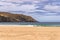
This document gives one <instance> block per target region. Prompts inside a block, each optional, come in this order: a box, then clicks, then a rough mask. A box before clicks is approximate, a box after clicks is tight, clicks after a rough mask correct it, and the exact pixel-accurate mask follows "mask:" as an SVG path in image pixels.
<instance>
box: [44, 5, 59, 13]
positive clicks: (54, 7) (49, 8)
mask: <svg viewBox="0 0 60 40" xmlns="http://www.w3.org/2000/svg"><path fill="white" fill-rule="evenodd" d="M44 9H45V10H47V11H51V12H60V6H57V5H45V7H44Z"/></svg>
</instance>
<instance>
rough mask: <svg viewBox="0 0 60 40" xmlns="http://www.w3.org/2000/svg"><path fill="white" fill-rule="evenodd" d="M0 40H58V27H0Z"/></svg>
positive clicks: (59, 28)
mask: <svg viewBox="0 0 60 40" xmlns="http://www.w3.org/2000/svg"><path fill="white" fill-rule="evenodd" d="M0 40H60V27H30V26H29V27H21V26H18V25H17V26H6V25H5V26H2V25H0Z"/></svg>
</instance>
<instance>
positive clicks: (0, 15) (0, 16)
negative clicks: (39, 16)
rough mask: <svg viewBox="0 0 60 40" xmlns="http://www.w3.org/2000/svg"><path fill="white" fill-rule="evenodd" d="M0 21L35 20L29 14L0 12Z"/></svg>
mask: <svg viewBox="0 0 60 40" xmlns="http://www.w3.org/2000/svg"><path fill="white" fill-rule="evenodd" d="M0 22H37V21H36V20H35V19H33V18H32V17H31V16H26V15H23V14H12V13H8V12H0Z"/></svg>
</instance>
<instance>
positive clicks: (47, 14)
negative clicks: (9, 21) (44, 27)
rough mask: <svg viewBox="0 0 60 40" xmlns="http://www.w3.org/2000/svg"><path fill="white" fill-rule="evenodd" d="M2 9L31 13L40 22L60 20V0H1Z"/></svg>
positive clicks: (0, 7)
mask: <svg viewBox="0 0 60 40" xmlns="http://www.w3.org/2000/svg"><path fill="white" fill-rule="evenodd" d="M0 11H4V12H13V13H20V14H25V15H29V16H32V17H33V18H34V19H36V20H38V21H40V22H60V0H0Z"/></svg>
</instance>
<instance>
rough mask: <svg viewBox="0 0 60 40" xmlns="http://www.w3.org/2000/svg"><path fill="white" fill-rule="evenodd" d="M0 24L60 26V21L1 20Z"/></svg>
mask: <svg viewBox="0 0 60 40" xmlns="http://www.w3.org/2000/svg"><path fill="white" fill-rule="evenodd" d="M0 25H35V26H60V22H0Z"/></svg>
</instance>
